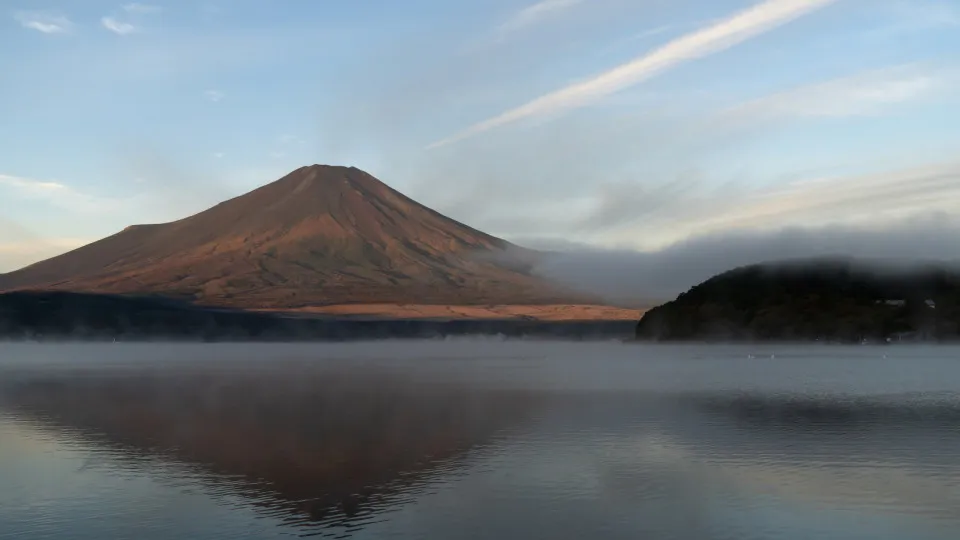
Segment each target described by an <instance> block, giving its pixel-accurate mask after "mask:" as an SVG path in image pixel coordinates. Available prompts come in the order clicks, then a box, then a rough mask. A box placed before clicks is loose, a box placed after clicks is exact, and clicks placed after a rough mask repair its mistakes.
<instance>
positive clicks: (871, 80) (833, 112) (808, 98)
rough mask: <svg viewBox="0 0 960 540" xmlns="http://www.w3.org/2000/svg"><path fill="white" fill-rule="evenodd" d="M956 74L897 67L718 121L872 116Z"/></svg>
mask: <svg viewBox="0 0 960 540" xmlns="http://www.w3.org/2000/svg"><path fill="white" fill-rule="evenodd" d="M952 78H956V76H955V74H953V73H949V72H944V71H939V70H931V69H925V68H924V67H923V66H918V65H903V66H894V67H888V68H883V69H877V70H870V71H866V72H862V73H857V74H854V75H851V76H846V77H841V78H838V79H833V80H830V81H826V82H818V83H814V84H809V85H805V86H801V87H798V88H793V89H791V90H787V91H784V92H779V93H776V94H772V95H769V96H764V97H761V98H759V99H755V100H752V101H748V102H746V103H742V104H739V105H736V106H733V107H729V108H727V109H725V110H723V111H721V112H720V113H719V114H718V115H717V117H716V118H715V121H721V122H736V123H742V122H756V121H761V120H764V119H771V118H790V117H792V118H800V117H825V118H840V117H849V116H872V115H876V114H879V113H881V112H883V111H884V110H886V109H887V108H889V107H890V106H893V105H898V104H903V103H909V102H912V101H916V100H919V99H921V98H924V97H927V96H930V95H931V94H933V93H934V92H936V91H937V90H940V89H944V88H946V87H947V86H948V83H949V82H950V79H952Z"/></svg>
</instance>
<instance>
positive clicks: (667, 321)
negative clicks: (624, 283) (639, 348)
mask: <svg viewBox="0 0 960 540" xmlns="http://www.w3.org/2000/svg"><path fill="white" fill-rule="evenodd" d="M636 336H637V338H638V339H641V340H654V341H688V340H725V341H744V340H746V341H768V340H781V341H808V340H819V341H827V342H831V341H832V342H861V341H862V340H864V339H867V340H872V341H879V342H885V341H887V339H888V338H890V339H891V340H897V341H899V340H901V339H904V338H908V339H937V340H957V339H960V271H958V270H957V269H955V268H951V267H947V266H941V265H937V264H914V265H902V264H901V265H890V264H879V263H877V262H875V261H858V260H853V259H816V260H806V261H786V262H780V263H768V264H763V265H753V266H747V267H743V268H737V269H735V270H731V271H729V272H725V273H723V274H720V275H718V276H715V277H713V278H711V279H709V280H707V281H705V282H703V283H701V284H700V285H697V286H696V287H693V288H692V289H690V290H689V291H688V292H686V293H684V294H681V295H680V296H679V297H678V298H677V299H676V300H674V301H672V302H669V303H667V304H664V305H662V306H659V307H657V308H654V309H652V310H650V311H648V312H647V313H646V314H645V315H644V316H643V318H642V319H641V320H640V322H639V324H638V325H637V329H636Z"/></svg>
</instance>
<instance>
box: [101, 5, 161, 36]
mask: <svg viewBox="0 0 960 540" xmlns="http://www.w3.org/2000/svg"><path fill="white" fill-rule="evenodd" d="M161 11H163V8H162V7H160V6H157V5H153V4H141V3H138V2H134V3H130V4H124V5H123V6H120V10H119V11H118V12H115V13H113V14H111V15H107V16H104V17H101V18H100V25H101V26H102V27H103V28H105V29H106V30H109V31H110V32H113V33H114V34H117V35H120V36H126V35H129V34H134V33H137V32H139V31H140V30H141V26H140V24H141V23H142V21H143V20H144V18H145V17H148V16H150V15H155V14H157V13H160V12H161Z"/></svg>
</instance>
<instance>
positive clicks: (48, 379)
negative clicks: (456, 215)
mask: <svg viewBox="0 0 960 540" xmlns="http://www.w3.org/2000/svg"><path fill="white" fill-rule="evenodd" d="M0 395H2V396H3V397H2V403H3V405H4V407H5V408H6V409H7V410H12V411H15V412H16V414H17V416H18V418H19V419H20V420H21V421H23V420H24V419H29V420H31V421H32V422H31V423H32V424H33V425H34V426H35V427H36V426H40V427H42V429H44V430H47V431H51V430H52V431H54V432H56V433H58V434H60V435H63V436H65V437H67V438H70V439H74V440H76V439H78V438H83V439H84V440H85V441H87V442H88V443H93V444H97V445H100V446H106V447H108V448H109V449H110V450H111V453H110V454H109V455H107V454H102V455H101V456H106V457H108V458H109V460H110V461H111V463H110V466H111V467H115V466H116V463H114V462H115V461H116V460H117V459H118V458H119V459H120V460H121V461H123V462H125V463H126V464H128V465H130V466H137V465H144V464H146V465H148V466H155V465H156V464H157V461H158V460H160V461H161V462H162V461H168V462H169V461H174V462H177V463H182V464H187V465H190V466H193V469H192V472H191V476H192V477H193V478H196V477H197V475H202V476H203V479H204V481H205V483H206V484H207V486H208V488H210V491H211V492H214V493H216V492H218V491H222V492H224V493H230V494H235V493H242V494H244V495H245V496H247V497H249V498H250V499H251V500H252V501H254V504H256V505H258V506H260V507H262V509H263V510H264V511H265V512H266V513H267V514H268V515H272V516H275V517H279V518H281V519H283V520H284V521H287V522H291V523H297V524H300V525H311V524H314V525H324V526H337V527H342V528H350V527H351V526H354V525H355V524H356V523H354V522H362V521H364V520H366V519H368V518H369V517H370V515H371V514H374V513H376V512H378V511H379V510H383V509H387V508H389V507H391V506H394V505H396V504H398V503H399V502H400V501H402V500H403V499H409V498H410V497H411V496H412V495H413V494H414V493H415V492H416V488H417V486H418V485H421V484H422V483H423V482H424V481H425V480H426V479H428V478H430V477H431V476H432V475H436V474H449V473H451V472H454V471H455V469H456V468H457V466H458V462H459V461H461V460H463V459H464V458H465V456H466V455H467V454H468V453H469V452H470V451H471V450H475V449H477V448H479V447H482V446H483V445H485V444H488V443H489V442H490V441H491V440H493V439H494V438H495V437H497V435H498V434H499V433H502V432H503V431H504V430H506V429H508V428H509V427H511V426H513V425H517V423H519V422H522V421H523V420H524V419H525V418H527V417H529V414H530V411H531V410H533V405H534V402H533V400H532V398H531V396H529V395H526V394H524V393H522V392H519V391H506V390H504V391H496V390H490V389H486V390H483V389H479V388H476V387H472V386H469V385H464V384H457V383H456V382H455V381H447V382H446V383H444V384H426V383H418V382H417V381H415V380H411V379H410V378H409V377H405V376H403V375H402V374H400V373H396V372H389V371H383V370H379V371H365V370H362V369H360V370H357V369H353V370H348V369H344V368H343V367H342V366H341V367H339V368H331V367H330V366H325V367H323V366H310V365H307V364H297V365H293V366H290V365H288V366H283V365H274V366H263V365H258V366H231V367H230V368H229V369H224V368H223V366H220V367H219V368H217V369H203V368H187V369H185V368H182V367H181V368H179V369H174V370H170V369H151V368H141V369H123V370H119V369H106V370H102V371H98V370H91V369H76V370H70V369H61V370H56V371H55V372H41V373H35V374H33V375H30V376H22V377H20V378H19V379H18V380H16V381H15V382H8V383H7V385H6V388H5V390H4V391H3V392H2V393H0ZM86 466H91V467H95V466H97V463H96V460H88V461H87V462H86Z"/></svg>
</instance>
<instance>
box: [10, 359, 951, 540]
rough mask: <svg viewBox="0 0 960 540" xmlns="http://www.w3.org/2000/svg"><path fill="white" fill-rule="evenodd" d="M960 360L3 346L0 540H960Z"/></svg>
mask: <svg viewBox="0 0 960 540" xmlns="http://www.w3.org/2000/svg"><path fill="white" fill-rule="evenodd" d="M958 531H960V349H957V348H936V347H929V348H925V347H884V348H873V347H848V348H832V347H786V346H768V347H744V346H736V347H734V346H727V347H707V346H686V347H679V346H671V347H665V346H664V347H654V346H624V345H619V344H564V343H534V342H516V343H510V342H507V343H501V342H492V341H483V340H477V341H474V340H462V341H450V342H429V343H428V342H422V343H417V342H407V343H389V342H385V343H378V344H358V345H312V346H311V345H297V346H249V345H243V346H241V345H206V346H200V345H169V346H157V345H153V346H147V345H111V346H91V345H86V346H40V345H0V538H3V539H7V538H9V539H14V538H15V539H21V538H29V539H43V538H58V539H59V538H75V539H78V540H99V539H101V538H136V539H138V540H147V539H154V538H156V539H167V538H185V539H186V538H196V539H201V540H204V539H210V540H214V539H232V538H281V537H291V536H294V537H296V536H319V537H331V538H397V539H408V538H666V539H671V538H676V539H687V538H689V539H710V538H730V539H776V540H781V539H783V540H785V539H808V538H844V539H847V538H850V539H864V540H867V539H869V540H884V539H903V538H910V539H916V540H919V539H945V540H946V539H950V540H956V538H958V537H960V536H958V534H960V532H958Z"/></svg>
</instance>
